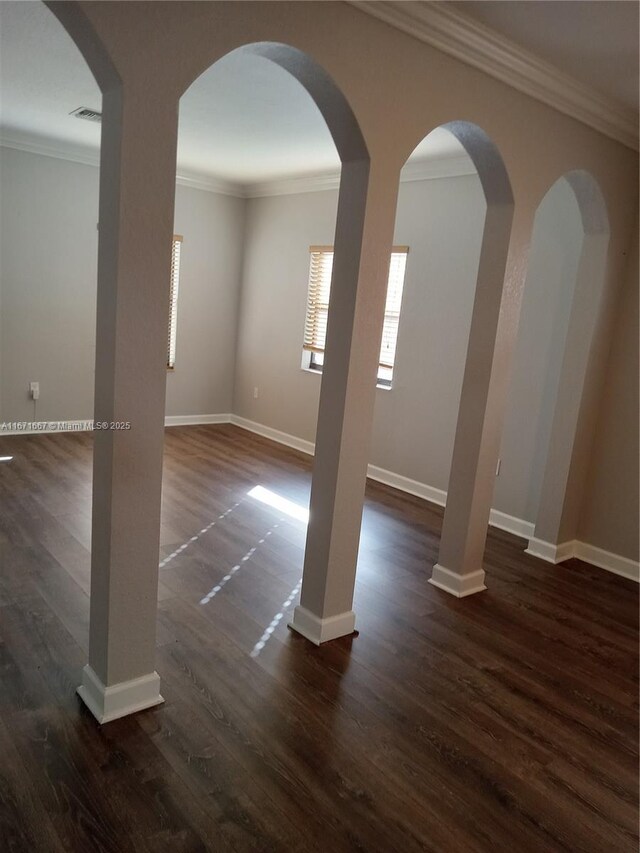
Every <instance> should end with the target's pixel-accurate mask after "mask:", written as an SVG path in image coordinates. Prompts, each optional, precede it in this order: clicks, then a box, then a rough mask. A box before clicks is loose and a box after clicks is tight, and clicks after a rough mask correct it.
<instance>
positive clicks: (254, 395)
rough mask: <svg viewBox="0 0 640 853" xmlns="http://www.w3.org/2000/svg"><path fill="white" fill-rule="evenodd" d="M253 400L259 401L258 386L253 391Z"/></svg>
mask: <svg viewBox="0 0 640 853" xmlns="http://www.w3.org/2000/svg"><path fill="white" fill-rule="evenodd" d="M253 399H254V400H257V399H258V386H257V385H256V386H255V388H254V389H253Z"/></svg>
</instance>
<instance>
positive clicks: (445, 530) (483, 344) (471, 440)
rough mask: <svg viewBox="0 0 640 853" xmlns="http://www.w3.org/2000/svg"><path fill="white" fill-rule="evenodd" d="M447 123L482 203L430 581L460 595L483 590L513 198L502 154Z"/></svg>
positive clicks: (478, 135) (473, 131)
mask: <svg viewBox="0 0 640 853" xmlns="http://www.w3.org/2000/svg"><path fill="white" fill-rule="evenodd" d="M447 127H448V129H450V130H452V132H454V134H455V135H456V137H458V138H459V139H460V141H461V142H462V143H463V144H464V145H465V148H467V152H468V153H469V155H470V156H471V158H472V160H473V161H474V164H475V166H476V169H477V171H478V176H479V178H480V181H481V183H482V187H483V191H484V195H485V200H486V203H487V212H486V216H485V222H484V230H483V235H482V245H481V249H480V260H479V264H478V275H477V281H476V289H475V298H474V304H473V312H472V316H471V328H470V332H469V343H468V347H467V357H466V362H465V370H464V377H463V381H462V391H461V394H460V406H459V409H458V421H457V426H456V435H455V440H454V447H453V457H452V461H451V472H450V475H449V487H448V491H447V505H446V508H445V513H444V519H443V524H442V535H441V540H440V552H439V554H438V562H437V563H436V565H435V566H434V567H433V573H432V576H431V578H430V581H429V582H430V583H432V584H433V585H434V586H437V587H439V588H440V589H442V590H444V591H445V592H448V593H451V594H452V595H455V596H457V597H458V598H462V597H464V596H467V595H471V594H473V593H475V592H481V591H482V590H483V589H486V587H485V584H484V569H483V567H482V559H483V555H484V547H485V542H486V538H487V527H488V523H489V514H490V511H491V500H492V497H493V488H494V484H495V470H496V464H497V459H498V451H499V442H500V427H501V416H502V408H503V401H504V386H505V384H506V375H505V371H504V370H503V368H504V365H503V364H498V365H496V364H495V362H496V360H497V359H496V354H497V353H496V338H497V333H498V320H499V318H500V307H501V301H502V293H503V282H504V278H505V270H506V265H507V255H508V251H509V240H510V235H511V225H512V219H513V197H512V194H511V188H510V185H509V179H508V176H507V174H506V171H505V168H504V165H503V163H502V160H501V158H500V155H499V154H498V151H497V149H496V147H495V146H494V145H493V143H492V142H491V141H490V140H489V139H488V138H487V137H486V136H485V135H484V134H483V133H482V132H481V131H480V130H479V128H473V127H471V128H470V127H469V126H468V125H465V124H463V123H460V124H458V123H455V124H454V125H448V126H447ZM500 355H502V354H500ZM494 367H495V369H494Z"/></svg>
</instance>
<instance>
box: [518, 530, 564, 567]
mask: <svg viewBox="0 0 640 853" xmlns="http://www.w3.org/2000/svg"><path fill="white" fill-rule="evenodd" d="M574 551H575V542H574V541H573V540H571V541H569V542H561V543H560V544H559V545H556V544H555V543H553V542H545V541H544V539H536V538H535V536H532V537H531V538H530V539H529V544H528V546H527V547H526V548H525V554H531V556H532V557H537V558H538V559H539V560H544V561H545V562H546V563H553V564H554V565H557V564H558V563H563V562H564V561H565V560H570V559H571V558H572V557H573V556H574Z"/></svg>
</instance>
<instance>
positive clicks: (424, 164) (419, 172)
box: [244, 154, 477, 198]
mask: <svg viewBox="0 0 640 853" xmlns="http://www.w3.org/2000/svg"><path fill="white" fill-rule="evenodd" d="M466 175H477V172H476V169H475V166H474V165H473V162H472V161H471V159H470V158H469V157H467V156H465V155H464V154H456V155H449V156H445V157H430V158H425V159H421V160H410V161H409V162H408V163H407V164H406V165H405V166H404V167H403V169H402V170H401V172H400V183H401V184H405V183H412V182H413V181H432V180H437V179H438V178H460V177H464V176H466ZM339 186H340V172H329V173H325V174H322V175H303V176H301V177H297V178H282V179H281V180H277V181H263V182H262V183H257V184H247V185H246V186H245V187H244V196H245V198H264V197H266V196H278V195H298V194H300V193H315V192H325V191H326V190H337V189H338V187H339Z"/></svg>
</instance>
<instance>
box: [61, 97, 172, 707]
mask: <svg viewBox="0 0 640 853" xmlns="http://www.w3.org/2000/svg"><path fill="white" fill-rule="evenodd" d="M159 88H160V87H157V86H156V87H155V89H153V90H146V89H143V88H140V89H139V90H138V89H135V90H134V89H131V88H127V87H126V86H125V87H124V91H123V92H122V93H121V91H120V90H119V89H117V90H115V89H114V90H111V91H106V92H105V93H104V99H103V130H102V149H101V167H100V225H99V228H100V234H99V247H98V319H97V337H96V385H95V420H96V422H105V423H109V424H110V423H113V422H120V423H125V424H126V423H130V424H131V428H130V429H122V430H97V431H96V432H95V433H94V441H95V444H94V468H93V526H92V552H91V619H90V640H89V663H88V665H87V666H86V667H85V669H84V671H83V679H82V685H81V686H80V687H79V688H78V693H79V694H80V696H81V698H82V699H83V701H84V702H85V704H86V705H87V706H88V707H89V709H90V710H91V712H92V713H93V714H94V716H95V717H96V718H97V719H98V721H99V722H107V721H109V720H111V719H115V718H117V717H121V716H124V715H125V714H128V713H132V712H133V711H137V710H141V709H142V708H147V707H150V706H152V705H156V704H158V703H159V702H161V701H162V697H161V696H160V692H159V684H160V680H159V677H158V675H157V673H156V672H155V640H156V610H157V587H158V552H159V533H160V496H161V485H162V450H163V440H164V408H165V385H166V339H167V322H168V320H167V317H168V304H169V271H170V255H171V237H172V230H173V212H174V194H175V158H176V140H177V119H178V110H177V103H172V102H171V99H170V98H166V97H164V94H163V96H162V97H161V96H160V94H159V91H158V90H159Z"/></svg>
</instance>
